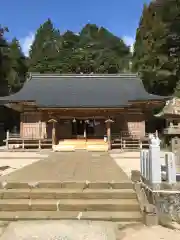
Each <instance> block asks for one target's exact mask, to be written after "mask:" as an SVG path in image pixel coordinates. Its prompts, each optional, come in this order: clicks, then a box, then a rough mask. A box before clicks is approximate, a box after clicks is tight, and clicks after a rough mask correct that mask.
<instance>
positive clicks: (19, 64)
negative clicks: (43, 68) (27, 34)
mask: <svg viewBox="0 0 180 240" xmlns="http://www.w3.org/2000/svg"><path fill="white" fill-rule="evenodd" d="M9 46H10V48H9V59H10V71H9V72H8V75H7V79H8V85H9V91H10V92H16V91H18V90H19V89H20V88H21V87H22V86H23V84H24V82H25V80H26V73H27V71H28V67H27V63H26V58H25V56H24V54H23V53H22V50H21V47H20V44H19V41H18V40H17V39H16V38H14V39H13V40H12V42H11V43H10V45H9Z"/></svg>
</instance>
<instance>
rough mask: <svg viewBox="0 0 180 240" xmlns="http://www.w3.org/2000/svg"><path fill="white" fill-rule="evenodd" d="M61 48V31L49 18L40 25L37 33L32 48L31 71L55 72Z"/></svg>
mask: <svg viewBox="0 0 180 240" xmlns="http://www.w3.org/2000/svg"><path fill="white" fill-rule="evenodd" d="M59 48H60V33H59V31H57V30H56V29H55V28H54V26H53V24H52V22H51V20H50V19H48V20H47V21H46V22H45V23H44V24H42V25H41V26H40V28H39V29H38V30H37V32H36V35H35V40H34V42H33V44H32V46H31V49H30V60H29V64H30V69H29V70H30V71H31V72H41V73H43V72H54V71H55V70H56V63H55V62H54V61H55V59H56V58H57V55H58V52H59Z"/></svg>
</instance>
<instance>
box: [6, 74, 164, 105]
mask: <svg viewBox="0 0 180 240" xmlns="http://www.w3.org/2000/svg"><path fill="white" fill-rule="evenodd" d="M163 99H164V98H163V97H160V96H156V95H151V94H148V93H147V92H146V91H145V89H144V87H143V84H142V81H141V80H140V78H139V77H138V76H137V75H134V74H120V75H83V74H81V75H56V74H32V75H31V77H30V79H29V80H28V81H27V82H26V83H25V84H24V87H23V88H22V89H21V90H20V91H19V92H18V93H16V94H14V95H11V96H9V97H5V98H3V99H2V98H1V100H8V101H11V102H16V101H35V102H36V104H37V105H38V106H40V107H62V108H76V107H77V108H81V107H84V108H88V107H89V108H90V107H91V108H93V107H95V108H105V107H106V108H108V107H109V108H118V107H121V106H127V105H128V102H129V101H135V100H138V101H143V100H163Z"/></svg>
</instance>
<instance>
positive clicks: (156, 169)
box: [149, 136, 161, 187]
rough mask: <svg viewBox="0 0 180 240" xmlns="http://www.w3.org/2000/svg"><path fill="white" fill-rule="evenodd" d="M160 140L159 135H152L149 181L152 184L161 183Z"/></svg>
mask: <svg viewBox="0 0 180 240" xmlns="http://www.w3.org/2000/svg"><path fill="white" fill-rule="evenodd" d="M160 152H161V150H160V140H159V138H158V136H157V137H156V138H155V137H154V136H150V146H149V168H150V169H149V170H150V171H149V181H150V184H152V186H155V187H156V186H158V185H159V184H161V160H160Z"/></svg>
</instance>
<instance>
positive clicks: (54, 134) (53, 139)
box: [52, 122, 56, 145]
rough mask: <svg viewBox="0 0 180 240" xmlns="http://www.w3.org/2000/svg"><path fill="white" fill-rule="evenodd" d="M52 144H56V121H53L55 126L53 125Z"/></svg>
mask: <svg viewBox="0 0 180 240" xmlns="http://www.w3.org/2000/svg"><path fill="white" fill-rule="evenodd" d="M52 144H53V145H55V144H56V127H55V122H53V127H52Z"/></svg>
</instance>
